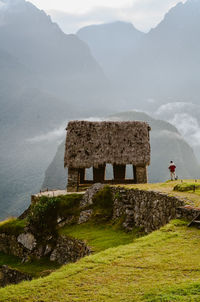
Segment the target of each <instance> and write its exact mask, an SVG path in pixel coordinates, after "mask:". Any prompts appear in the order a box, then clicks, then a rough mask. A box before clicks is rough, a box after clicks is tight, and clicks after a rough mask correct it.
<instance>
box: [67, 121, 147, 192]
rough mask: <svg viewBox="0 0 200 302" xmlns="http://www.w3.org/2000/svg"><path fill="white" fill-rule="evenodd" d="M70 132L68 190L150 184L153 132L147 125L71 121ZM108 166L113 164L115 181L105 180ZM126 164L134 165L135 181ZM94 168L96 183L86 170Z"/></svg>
mask: <svg viewBox="0 0 200 302" xmlns="http://www.w3.org/2000/svg"><path fill="white" fill-rule="evenodd" d="M66 130H67V136H66V144H65V159H64V166H65V167H68V185H67V190H68V191H71V192H74V191H78V189H79V187H80V186H81V185H86V184H93V183H97V182H100V183H112V184H125V183H146V182H147V166H148V165H149V164H150V141H149V131H150V130H151V129H150V127H149V125H148V124H147V123H145V122H138V121H133V122H111V121H104V122H88V121H71V122H69V124H68V126H67V129H66ZM106 164H111V165H113V176H114V177H113V180H105V168H106ZM126 165H132V166H133V179H125V175H126ZM91 167H92V168H93V180H92V181H91V180H90V181H89V180H86V179H85V169H87V168H91Z"/></svg>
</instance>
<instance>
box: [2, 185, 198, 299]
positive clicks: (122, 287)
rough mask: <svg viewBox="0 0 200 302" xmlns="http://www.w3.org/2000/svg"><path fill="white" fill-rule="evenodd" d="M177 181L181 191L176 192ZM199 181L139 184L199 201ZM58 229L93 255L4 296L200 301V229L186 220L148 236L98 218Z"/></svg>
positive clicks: (4, 291) (11, 288) (10, 288)
mask: <svg viewBox="0 0 200 302" xmlns="http://www.w3.org/2000/svg"><path fill="white" fill-rule="evenodd" d="M175 185H178V187H176V189H177V190H178V191H173V188H174V186H175ZM198 185H200V182H199V181H198V182H195V181H188V182H187V184H186V183H185V182H181V181H178V182H167V183H164V184H152V185H149V184H148V185H135V186H134V187H140V188H141V189H147V190H152V189H153V190H157V191H162V192H166V193H168V194H173V195H176V196H177V195H178V196H179V197H182V198H184V199H185V200H187V202H188V203H190V204H191V205H192V204H195V205H196V206H199V205H200V190H199V187H198ZM194 186H195V187H194ZM131 187H132V186H131ZM187 190H189V191H187ZM194 190H195V192H194ZM182 191H184V192H182ZM187 202H186V203H187ZM12 223H13V222H12ZM3 225H4V224H1V226H0V227H3ZM4 227H5V225H4ZM20 227H21V226H18V228H19V229H20ZM59 232H60V233H61V234H63V235H64V234H65V235H71V236H73V237H76V238H79V239H83V240H85V241H86V242H87V244H88V245H89V246H90V247H91V248H92V250H93V254H92V255H90V256H87V257H85V258H83V259H81V260H79V261H78V262H76V263H74V264H68V265H64V266H62V267H60V268H58V269H57V270H56V271H54V272H53V273H52V274H51V275H49V276H47V277H44V278H39V279H35V280H33V281H31V282H23V283H21V284H19V285H12V286H7V287H5V288H2V289H0V301H10V302H15V301H19V302H23V301H26V302H39V301H40V302H42V301H43V302H47V301H48V302H49V301H55V302H57V301H58V302H60V301H63V302H66V301H69V302H72V301H79V302H83V301H91V302H93V301H95V302H98V301H99V302H100V301H101V302H102V301H105V302H109V301H113V302H117V301H126V302H129V301H130V302H133V301H168V302H171V301H200V253H199V251H200V230H199V229H196V228H188V227H187V222H185V221H182V220H173V221H171V222H170V223H169V224H168V225H166V226H165V227H163V228H161V229H160V230H158V231H155V232H153V233H151V234H149V235H147V236H144V234H142V233H141V232H140V230H138V229H135V230H134V231H133V232H131V233H125V232H123V231H122V230H121V229H120V228H119V227H118V226H116V225H115V226H114V225H112V224H109V223H107V224H104V225H103V224H100V225H99V224H95V222H90V223H86V224H83V225H72V226H65V227H63V228H61V229H60V230H59ZM141 236H142V237H141ZM139 237H140V238H139ZM0 259H3V258H2V257H1V255H0ZM4 261H6V259H4ZM7 261H8V260H7ZM0 264H1V263H0ZM26 265H27V266H28V265H29V264H26ZM43 265H44V264H43ZM45 265H46V266H44V269H47V267H48V264H47V263H46V264H45ZM13 266H15V262H13ZM56 268H57V267H54V268H51V269H52V270H53V269H56ZM29 269H30V267H29ZM32 269H33V270H34V269H35V268H34V267H33V268H32ZM41 275H42V274H41Z"/></svg>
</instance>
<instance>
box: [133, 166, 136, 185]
mask: <svg viewBox="0 0 200 302" xmlns="http://www.w3.org/2000/svg"><path fill="white" fill-rule="evenodd" d="M133 180H134V182H135V183H136V166H133Z"/></svg>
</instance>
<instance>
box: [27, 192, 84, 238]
mask: <svg viewBox="0 0 200 302" xmlns="http://www.w3.org/2000/svg"><path fill="white" fill-rule="evenodd" d="M81 199H82V196H81V195H78V194H70V195H63V196H58V197H46V196H43V197H41V198H40V199H39V201H38V202H37V203H35V204H34V205H33V206H32V208H31V211H30V213H29V215H28V223H29V227H30V229H31V231H32V232H33V233H34V234H35V235H36V237H38V238H40V239H41V240H42V238H46V237H47V236H48V235H53V236H54V237H55V236H56V235H57V219H58V217H62V218H67V217H69V216H73V215H74V216H78V215H79V213H80V210H79V205H80V201H81Z"/></svg>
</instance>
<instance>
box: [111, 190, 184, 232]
mask: <svg viewBox="0 0 200 302" xmlns="http://www.w3.org/2000/svg"><path fill="white" fill-rule="evenodd" d="M112 193H113V197H114V213H113V219H114V220H116V219H120V218H122V217H123V219H124V222H123V226H124V228H125V229H127V230H132V228H133V227H134V226H136V227H141V228H144V230H145V232H147V233H150V232H152V231H154V230H157V229H159V228H160V227H162V226H164V225H165V224H167V223H168V222H169V221H170V220H171V219H174V218H177V216H178V211H179V214H180V210H178V209H179V208H180V207H182V206H184V202H183V201H182V200H180V199H178V198H176V197H171V196H168V195H166V194H161V193H157V192H154V191H141V190H138V189H125V188H122V187H112ZM179 217H180V216H179Z"/></svg>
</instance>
